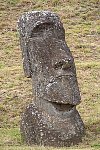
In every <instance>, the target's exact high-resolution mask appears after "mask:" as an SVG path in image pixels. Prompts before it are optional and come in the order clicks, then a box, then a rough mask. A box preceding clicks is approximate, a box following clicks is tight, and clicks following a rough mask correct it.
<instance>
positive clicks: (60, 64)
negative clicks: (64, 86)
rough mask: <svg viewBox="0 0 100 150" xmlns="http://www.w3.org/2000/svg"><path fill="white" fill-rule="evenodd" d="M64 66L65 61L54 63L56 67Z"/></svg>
mask: <svg viewBox="0 0 100 150" xmlns="http://www.w3.org/2000/svg"><path fill="white" fill-rule="evenodd" d="M62 66H63V62H61V61H60V62H57V63H55V65H54V69H58V68H62Z"/></svg>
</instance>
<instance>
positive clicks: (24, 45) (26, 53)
mask: <svg viewBox="0 0 100 150" xmlns="http://www.w3.org/2000/svg"><path fill="white" fill-rule="evenodd" d="M20 45H21V49H22V57H23V69H24V74H25V76H26V77H28V78H31V76H32V70H31V61H30V57H29V51H28V46H27V43H26V40H25V39H24V38H21V39H20Z"/></svg>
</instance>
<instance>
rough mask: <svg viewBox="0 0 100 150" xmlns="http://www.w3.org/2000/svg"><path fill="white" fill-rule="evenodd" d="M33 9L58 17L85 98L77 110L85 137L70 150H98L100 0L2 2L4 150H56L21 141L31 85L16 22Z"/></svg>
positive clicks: (0, 124)
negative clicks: (20, 127)
mask: <svg viewBox="0 0 100 150" xmlns="http://www.w3.org/2000/svg"><path fill="white" fill-rule="evenodd" d="M31 10H50V11H53V12H56V13H57V14H58V15H59V16H60V18H61V20H62V22H63V25H64V28H65V31H66V41H67V44H68V46H69V47H70V49H71V51H72V53H73V56H74V58H75V63H76V67H77V77H78V82H79V87H80V90H81V97H82V103H81V104H80V105H79V106H78V107H77V109H78V110H79V112H80V115H81V117H82V119H83V121H84V123H85V126H86V136H85V137H84V139H83V142H82V143H80V144H79V145H78V146H74V147H71V149H88V150H89V149H100V47H99V35H100V26H99V24H100V21H99V0H0V146H1V148H0V149H3V150H4V149H5V150H13V149H14V150H17V149H18V150H24V149H25V150H29V149H30V150H31V149H32V150H47V149H48V150H57V149H53V148H44V147H33V148H32V147H26V146H24V145H23V144H22V142H21V138H20V131H19V122H20V115H21V113H22V112H23V110H24V108H25V107H26V106H27V104H29V103H30V102H31V100H32V90H31V89H32V87H31V86H30V85H31V80H30V79H28V78H25V77H24V73H23V68H22V56H21V50H20V46H19V35H18V32H17V20H18V18H19V16H20V15H21V14H22V13H24V12H26V11H31ZM60 150H67V148H60Z"/></svg>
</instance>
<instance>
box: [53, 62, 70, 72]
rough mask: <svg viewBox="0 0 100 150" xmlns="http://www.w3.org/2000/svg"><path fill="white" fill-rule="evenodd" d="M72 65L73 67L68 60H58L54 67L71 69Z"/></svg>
mask: <svg viewBox="0 0 100 150" xmlns="http://www.w3.org/2000/svg"><path fill="white" fill-rule="evenodd" d="M70 67H71V63H70V62H69V61H68V60H65V61H60V62H57V63H55V65H54V69H61V68H62V69H63V70H66V69H69V68H70Z"/></svg>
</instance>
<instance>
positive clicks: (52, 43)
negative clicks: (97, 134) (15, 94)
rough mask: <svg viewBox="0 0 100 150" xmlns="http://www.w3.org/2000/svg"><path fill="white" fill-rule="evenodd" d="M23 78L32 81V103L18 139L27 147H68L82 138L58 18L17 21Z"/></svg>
mask: <svg viewBox="0 0 100 150" xmlns="http://www.w3.org/2000/svg"><path fill="white" fill-rule="evenodd" d="M18 29H19V33H20V42H21V49H22V53H23V67H24V72H25V76H27V77H30V78H31V79H32V88H33V95H34V99H33V101H32V103H31V104H29V106H27V108H26V109H25V112H24V113H23V115H22V119H21V127H20V130H21V135H22V139H23V140H24V141H25V142H26V143H27V144H28V145H32V144H36V145H44V146H55V147H60V146H70V145H72V144H77V143H79V142H80V141H81V140H82V136H83V135H84V124H83V122H82V120H81V117H80V115H79V113H78V111H77V110H76V105H78V104H79V103H80V99H81V98H80V92H79V88H78V83H77V78H76V69H75V64H74V59H73V56H72V54H71V52H70V49H69V48H68V46H67V44H66V42H65V31H64V28H63V25H62V23H61V21H60V19H59V17H58V16H57V15H56V14H55V13H52V12H49V11H32V12H28V13H25V14H24V15H22V16H21V17H20V19H19V21H18Z"/></svg>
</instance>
